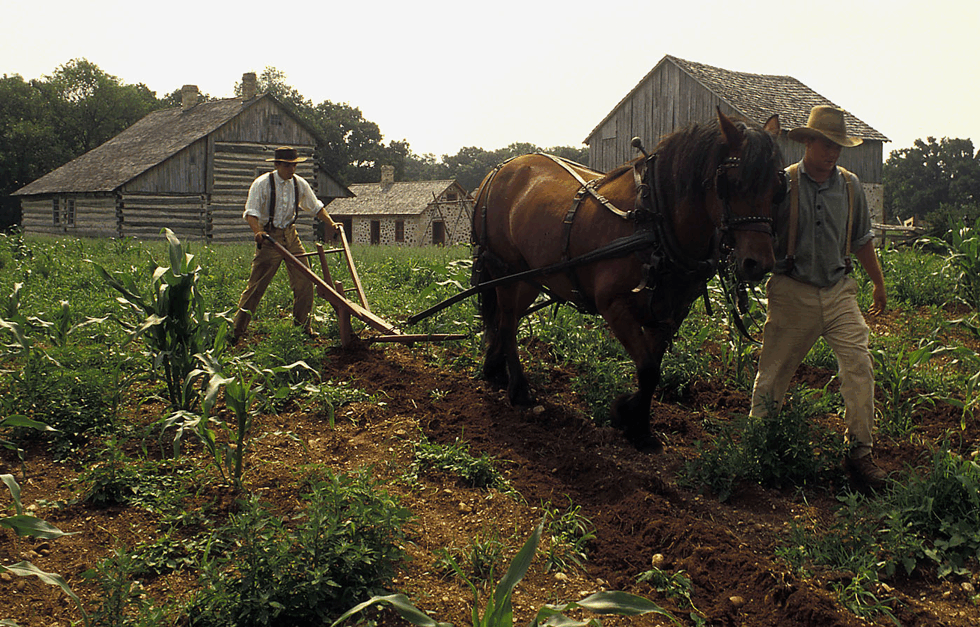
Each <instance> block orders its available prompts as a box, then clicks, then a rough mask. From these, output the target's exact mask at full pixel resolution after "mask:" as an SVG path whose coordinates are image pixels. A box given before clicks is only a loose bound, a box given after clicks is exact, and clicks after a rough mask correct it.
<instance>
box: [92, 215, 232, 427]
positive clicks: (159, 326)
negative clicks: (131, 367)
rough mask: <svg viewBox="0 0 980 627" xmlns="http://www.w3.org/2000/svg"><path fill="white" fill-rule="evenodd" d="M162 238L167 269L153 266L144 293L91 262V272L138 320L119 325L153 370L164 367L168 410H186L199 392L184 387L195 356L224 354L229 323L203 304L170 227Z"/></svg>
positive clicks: (128, 278)
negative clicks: (210, 351) (139, 344)
mask: <svg viewBox="0 0 980 627" xmlns="http://www.w3.org/2000/svg"><path fill="white" fill-rule="evenodd" d="M164 233H165V234H166V237H167V243H168V252H169V256H170V266H169V267H164V266H160V265H157V264H154V265H153V267H152V275H151V276H152V278H151V282H150V287H149V290H147V291H145V292H144V291H143V290H142V289H141V288H140V287H139V286H138V285H137V282H136V278H135V277H134V276H133V275H132V274H128V275H127V274H123V273H110V272H108V271H107V270H106V269H105V268H103V267H102V266H100V265H99V264H97V263H94V262H91V263H92V266H93V267H94V268H95V271H96V272H97V273H98V274H99V275H100V276H101V277H102V279H103V280H104V281H105V282H106V283H107V284H108V285H109V286H110V287H112V288H113V289H115V290H116V291H117V292H119V293H120V294H121V296H120V297H119V298H117V300H118V301H119V302H120V303H121V304H122V305H123V306H124V307H125V308H126V309H128V310H129V312H130V313H132V314H134V315H135V316H136V317H137V318H138V319H141V321H140V322H139V323H138V324H131V323H126V322H124V323H123V324H124V326H126V328H127V329H128V330H129V331H130V338H129V341H133V340H136V339H138V338H141V339H142V340H143V342H144V343H145V344H146V346H147V348H148V349H149V351H150V354H151V357H152V370H153V371H154V372H157V371H159V369H161V368H162V369H163V374H164V381H165V383H166V385H167V395H168V400H169V401H170V404H171V407H173V409H175V410H185V411H186V410H189V409H190V408H191V407H192V406H193V405H194V404H195V402H196V401H197V400H198V393H197V392H195V391H194V389H193V387H192V386H190V385H189V384H188V383H189V381H188V379H189V376H190V374H191V372H192V371H193V370H194V369H195V368H196V367H197V360H196V357H195V356H196V355H197V354H198V353H201V352H204V351H205V350H208V349H213V350H223V349H224V347H225V346H226V340H225V338H226V336H227V333H228V325H227V323H226V321H225V320H224V318H223V316H222V315H221V314H212V313H211V312H209V311H208V310H207V309H206V308H205V305H204V299H203V298H202V295H201V293H200V290H199V288H198V274H199V273H200V266H194V265H192V262H193V260H194V256H193V255H191V254H190V252H189V248H188V249H187V250H185V248H184V246H183V245H182V244H181V243H180V240H179V239H177V236H176V235H174V234H173V232H172V231H171V230H170V229H164Z"/></svg>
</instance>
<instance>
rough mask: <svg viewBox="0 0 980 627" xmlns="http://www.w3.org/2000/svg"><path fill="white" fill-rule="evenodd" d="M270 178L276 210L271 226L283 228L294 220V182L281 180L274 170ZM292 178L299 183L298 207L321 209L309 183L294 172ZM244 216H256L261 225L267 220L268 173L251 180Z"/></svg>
mask: <svg viewBox="0 0 980 627" xmlns="http://www.w3.org/2000/svg"><path fill="white" fill-rule="evenodd" d="M272 178H273V179H274V180H275V182H276V211H275V216H274V218H273V220H272V226H274V227H276V228H280V229H284V228H286V227H287V226H289V225H290V224H292V223H293V221H294V216H293V208H294V207H295V206H296V201H295V199H294V198H293V196H294V194H295V191H294V189H293V188H294V184H293V180H292V179H290V180H288V181H287V180H283V178H282V177H281V176H279V173H278V172H276V171H273V172H272ZM293 178H295V179H296V182H297V183H298V184H299V185H298V187H299V208H300V209H302V210H304V211H312V212H313V213H316V212H317V211H319V210H320V209H322V208H323V203H322V202H320V199H319V198H317V197H316V195H315V194H314V193H313V188H312V187H310V184H309V183H307V182H306V180H305V179H304V178H303V177H301V176H298V175H296V174H294V175H293ZM246 216H255V217H256V218H258V220H259V224H261V225H263V226H265V224H266V223H267V222H268V221H269V175H268V174H263V175H262V176H260V177H258V178H257V179H255V180H254V181H252V186H251V187H249V188H248V199H247V200H246V201H245V212H244V213H243V214H242V218H245V217H246Z"/></svg>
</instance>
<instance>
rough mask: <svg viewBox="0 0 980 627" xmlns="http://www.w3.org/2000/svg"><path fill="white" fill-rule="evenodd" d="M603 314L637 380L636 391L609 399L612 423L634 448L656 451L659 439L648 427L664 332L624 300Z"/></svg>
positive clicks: (665, 338) (660, 446) (665, 341)
mask: <svg viewBox="0 0 980 627" xmlns="http://www.w3.org/2000/svg"><path fill="white" fill-rule="evenodd" d="M603 317H604V318H605V319H606V321H607V322H608V323H609V326H610V328H611V329H612V332H613V334H615V336H616V338H617V339H618V340H619V341H620V342H621V343H622V344H623V346H624V347H625V348H626V351H627V352H628V353H629V355H630V357H631V358H632V359H633V363H634V364H635V365H636V376H637V384H638V387H637V390H636V392H634V393H633V394H625V395H623V396H620V397H619V398H617V399H616V400H615V401H614V402H613V405H612V408H611V416H610V418H611V421H612V424H613V426H614V427H617V428H619V429H622V430H623V434H624V435H625V436H626V439H627V440H629V442H630V444H632V445H633V446H635V447H636V448H637V449H639V450H641V451H644V452H650V453H659V452H661V451H663V442H662V441H661V440H660V438H659V437H657V436H656V435H655V434H654V433H653V432H652V431H651V430H650V403H651V402H652V400H653V393H654V391H655V390H656V388H657V384H659V383H660V364H661V362H662V361H663V356H664V353H665V352H666V351H667V344H668V339H669V338H668V334H667V333H666V332H665V331H664V330H661V329H656V328H648V327H643V326H642V325H641V322H640V319H639V318H638V317H637V316H635V315H634V314H633V313H632V311H631V308H630V307H629V306H628V304H627V303H623V304H620V305H614V306H613V307H611V308H610V310H609V311H608V312H606V313H604V314H603Z"/></svg>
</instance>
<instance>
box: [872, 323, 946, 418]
mask: <svg viewBox="0 0 980 627" xmlns="http://www.w3.org/2000/svg"><path fill="white" fill-rule="evenodd" d="M947 352H948V349H946V348H944V347H942V346H940V345H938V344H937V343H936V342H935V341H933V340H924V341H923V342H921V343H920V344H919V345H918V346H915V347H912V348H908V347H906V345H905V344H900V345H898V346H897V347H896V348H895V349H894V350H888V351H886V350H884V349H881V348H872V349H871V357H872V359H873V360H874V367H875V379H876V381H877V384H878V387H879V388H880V389H881V390H882V392H884V394H883V395H882V396H881V401H880V402H879V403H878V405H877V411H878V413H879V414H880V416H881V419H882V424H883V425H884V427H885V429H886V430H888V431H890V432H892V433H895V434H905V433H908V432H909V431H911V430H912V427H913V417H914V414H915V411H916V409H918V408H919V407H920V406H921V405H932V404H934V403H935V400H934V398H933V396H932V395H930V394H920V393H919V392H918V391H917V390H916V389H915V387H916V383H917V379H916V370H917V369H918V368H920V367H922V366H924V365H925V364H926V363H928V362H929V361H930V360H931V359H933V358H934V357H937V356H939V355H943V354H945V353H947Z"/></svg>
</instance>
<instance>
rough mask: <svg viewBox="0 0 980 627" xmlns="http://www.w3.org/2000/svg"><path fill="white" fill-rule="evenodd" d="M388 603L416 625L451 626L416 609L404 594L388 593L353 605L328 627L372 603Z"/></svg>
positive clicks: (426, 626)
mask: <svg viewBox="0 0 980 627" xmlns="http://www.w3.org/2000/svg"><path fill="white" fill-rule="evenodd" d="M382 604H383V605H390V606H391V607H392V608H393V609H394V610H395V611H396V612H398V615H399V616H401V617H402V618H404V619H405V620H407V621H408V622H410V623H412V624H413V625H418V627H452V623H442V622H439V621H437V620H435V619H433V618H430V617H429V615H428V614H425V613H424V612H422V610H420V609H418V608H417V607H415V606H414V605H412V602H411V601H409V600H408V597H406V596H405V595H404V594H389V595H387V596H375V597H371V598H370V599H368V600H367V601H365V602H364V603H361V604H359V605H355V606H354V607H352V608H351V609H349V610H347V611H346V612H345V613H344V615H343V616H341V617H340V618H338V619H337V620H336V621H334V622H333V624H331V625H330V627H337V625H339V624H340V623H342V622H344V621H345V620H347V619H348V618H350V617H351V616H353V615H354V614H357V613H358V612H361V611H363V610H366V609H367V608H369V607H371V606H372V605H382Z"/></svg>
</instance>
